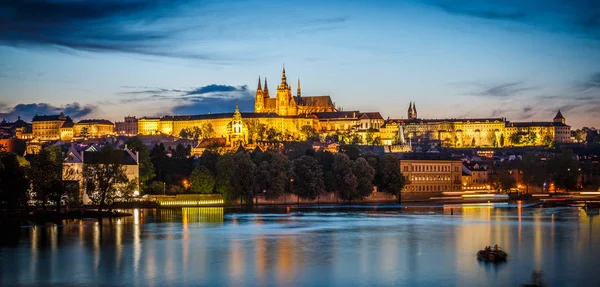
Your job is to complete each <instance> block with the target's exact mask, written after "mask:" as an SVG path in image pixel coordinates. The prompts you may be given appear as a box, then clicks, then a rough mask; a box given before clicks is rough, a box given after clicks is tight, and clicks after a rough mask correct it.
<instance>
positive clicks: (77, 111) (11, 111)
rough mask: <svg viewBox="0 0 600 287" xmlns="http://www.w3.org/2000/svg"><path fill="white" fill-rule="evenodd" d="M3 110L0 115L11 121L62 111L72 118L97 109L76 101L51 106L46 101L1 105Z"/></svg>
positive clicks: (27, 119) (83, 115)
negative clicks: (12, 105) (11, 105)
mask: <svg viewBox="0 0 600 287" xmlns="http://www.w3.org/2000/svg"><path fill="white" fill-rule="evenodd" d="M0 108H2V110H3V112H0V117H2V118H5V119H6V120H9V121H13V120H16V119H17V118H18V117H21V119H23V120H25V121H31V119H32V118H33V116H34V115H56V114H60V113H64V114H65V115H67V116H70V117H72V118H82V117H85V116H86V115H88V114H90V113H92V112H94V111H95V110H96V109H97V106H95V105H85V106H82V105H80V104H79V103H77V102H74V103H70V104H66V105H62V106H53V105H51V104H47V103H33V104H18V105H16V106H14V107H10V108H7V107H6V105H4V106H2V105H0Z"/></svg>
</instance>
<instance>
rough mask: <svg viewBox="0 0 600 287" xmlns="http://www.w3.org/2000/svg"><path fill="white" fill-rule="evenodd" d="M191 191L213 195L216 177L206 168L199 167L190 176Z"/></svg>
mask: <svg viewBox="0 0 600 287" xmlns="http://www.w3.org/2000/svg"><path fill="white" fill-rule="evenodd" d="M190 183H191V188H190V189H191V191H192V192H194V193H212V192H213V190H214V188H215V176H214V175H213V173H212V172H211V171H210V170H209V169H208V168H207V167H206V166H203V165H201V166H198V167H196V168H195V169H194V171H192V175H190Z"/></svg>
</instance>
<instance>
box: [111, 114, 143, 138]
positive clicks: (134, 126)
mask: <svg viewBox="0 0 600 287" xmlns="http://www.w3.org/2000/svg"><path fill="white" fill-rule="evenodd" d="M115 132H116V133H117V135H120V136H129V137H132V136H136V135H137V134H138V119H137V118H136V117H134V116H127V117H125V120H124V121H122V122H115Z"/></svg>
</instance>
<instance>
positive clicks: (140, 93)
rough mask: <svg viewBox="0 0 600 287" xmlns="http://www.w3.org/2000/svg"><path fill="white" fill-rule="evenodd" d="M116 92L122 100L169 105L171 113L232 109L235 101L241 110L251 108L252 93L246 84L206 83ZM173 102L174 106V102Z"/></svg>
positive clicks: (213, 111) (227, 110)
mask: <svg viewBox="0 0 600 287" xmlns="http://www.w3.org/2000/svg"><path fill="white" fill-rule="evenodd" d="M126 88H138V89H140V90H137V91H125V92H121V93H119V94H120V95H121V96H123V97H124V98H123V99H121V102H122V103H140V102H155V101H156V102H162V103H164V104H165V105H166V104H170V105H171V112H172V113H174V114H202V113H209V112H210V113H220V112H232V111H233V110H234V107H235V104H236V103H238V104H239V106H240V110H242V111H252V110H253V109H254V95H253V93H252V91H250V89H249V88H248V86H245V85H244V86H229V85H217V84H212V85H207V86H203V87H198V88H192V89H166V88H149V87H126ZM173 103H174V105H173Z"/></svg>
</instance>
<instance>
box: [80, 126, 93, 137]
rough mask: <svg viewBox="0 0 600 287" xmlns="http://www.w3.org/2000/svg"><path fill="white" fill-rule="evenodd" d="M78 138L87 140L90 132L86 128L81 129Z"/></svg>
mask: <svg viewBox="0 0 600 287" xmlns="http://www.w3.org/2000/svg"><path fill="white" fill-rule="evenodd" d="M79 136H80V137H82V138H87V137H89V136H90V131H89V129H88V127H82V128H81V131H80V132H79Z"/></svg>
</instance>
